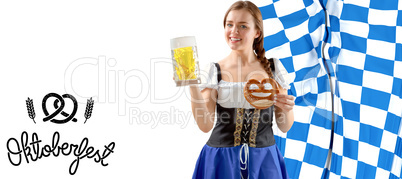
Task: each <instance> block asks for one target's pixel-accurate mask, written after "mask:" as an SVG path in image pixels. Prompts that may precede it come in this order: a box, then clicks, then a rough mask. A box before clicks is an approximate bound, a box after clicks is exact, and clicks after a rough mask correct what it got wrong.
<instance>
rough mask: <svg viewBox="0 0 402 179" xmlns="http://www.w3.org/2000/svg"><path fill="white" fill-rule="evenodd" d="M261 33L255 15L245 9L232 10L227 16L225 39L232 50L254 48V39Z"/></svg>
mask: <svg viewBox="0 0 402 179" xmlns="http://www.w3.org/2000/svg"><path fill="white" fill-rule="evenodd" d="M259 35H260V32H259V31H258V30H257V29H256V28H255V23H254V20H253V16H252V15H251V14H250V13H249V12H248V11H247V10H245V9H240V10H232V11H230V12H229V14H228V16H227V17H226V24H225V39H226V42H227V43H228V45H229V47H230V48H231V49H232V50H238V51H246V50H253V42H254V39H255V38H257V37H258V36H259Z"/></svg>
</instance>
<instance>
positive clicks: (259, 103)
mask: <svg viewBox="0 0 402 179" xmlns="http://www.w3.org/2000/svg"><path fill="white" fill-rule="evenodd" d="M266 83H270V84H271V86H272V89H265V87H264V84H266ZM252 84H255V85H257V86H258V89H250V86H251V85H252ZM278 88H279V86H278V84H277V83H276V81H275V80H274V79H272V78H264V79H263V80H262V81H261V82H260V81H258V80H256V79H250V80H248V81H247V83H246V85H245V86H244V90H243V93H244V97H245V98H246V100H247V101H248V102H249V103H250V104H251V105H252V106H254V107H255V108H257V109H266V108H269V107H270V106H272V105H273V104H274V98H275V94H277V93H279V90H278ZM256 94H260V95H258V96H257V95H256Z"/></svg>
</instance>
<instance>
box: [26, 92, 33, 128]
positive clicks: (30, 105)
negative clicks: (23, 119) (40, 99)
mask: <svg viewBox="0 0 402 179" xmlns="http://www.w3.org/2000/svg"><path fill="white" fill-rule="evenodd" d="M25 102H26V105H27V110H28V116H29V118H31V119H32V120H33V122H34V123H35V124H36V122H35V109H34V106H33V101H32V99H30V98H29V97H28V99H27V100H26V101H25Z"/></svg>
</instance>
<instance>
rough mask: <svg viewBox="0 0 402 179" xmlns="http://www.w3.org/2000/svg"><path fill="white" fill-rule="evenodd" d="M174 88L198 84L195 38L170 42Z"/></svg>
mask: <svg viewBox="0 0 402 179" xmlns="http://www.w3.org/2000/svg"><path fill="white" fill-rule="evenodd" d="M170 45H171V49H172V58H173V59H172V60H173V70H174V76H175V81H176V86H183V85H189V84H199V83H200V82H201V80H200V77H199V76H200V75H199V67H198V61H197V59H198V55H197V46H196V44H195V37H192V36H188V37H178V38H174V39H171V40H170Z"/></svg>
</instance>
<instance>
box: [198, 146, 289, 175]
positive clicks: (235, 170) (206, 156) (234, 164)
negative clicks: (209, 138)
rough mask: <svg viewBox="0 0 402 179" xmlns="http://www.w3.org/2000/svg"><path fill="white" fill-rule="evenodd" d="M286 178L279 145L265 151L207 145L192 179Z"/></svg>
mask: <svg viewBox="0 0 402 179" xmlns="http://www.w3.org/2000/svg"><path fill="white" fill-rule="evenodd" d="M241 178H245V179H246V178H249V179H283V178H286V179H287V178H289V177H288V175H287V172H286V168H285V162H284V160H283V156H282V154H281V153H280V151H279V149H278V147H277V146H276V145H272V146H269V147H263V148H254V147H248V146H246V147H244V145H240V146H236V147H221V148H216V147H210V146H208V145H205V146H204V147H203V149H202V151H201V154H200V156H199V158H198V160H197V164H196V166H195V170H194V174H193V179H241Z"/></svg>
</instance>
